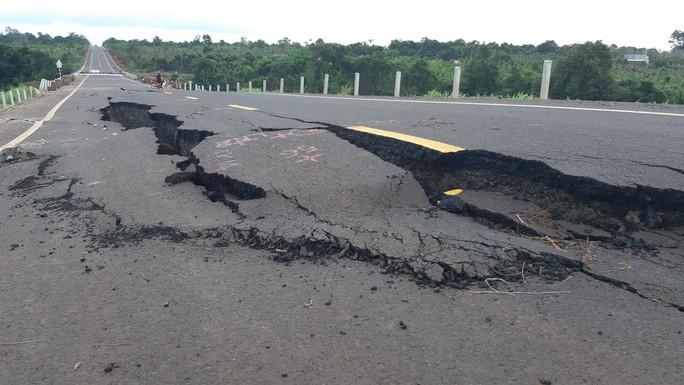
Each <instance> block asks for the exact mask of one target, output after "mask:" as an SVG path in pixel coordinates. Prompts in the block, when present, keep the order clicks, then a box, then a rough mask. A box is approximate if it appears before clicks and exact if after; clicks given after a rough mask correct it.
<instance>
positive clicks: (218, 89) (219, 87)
mask: <svg viewBox="0 0 684 385" xmlns="http://www.w3.org/2000/svg"><path fill="white" fill-rule="evenodd" d="M216 92H221V85H220V84H217V85H216Z"/></svg>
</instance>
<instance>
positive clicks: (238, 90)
mask: <svg viewBox="0 0 684 385" xmlns="http://www.w3.org/2000/svg"><path fill="white" fill-rule="evenodd" d="M235 89H236V91H235V92H240V82H237V86H236V87H235Z"/></svg>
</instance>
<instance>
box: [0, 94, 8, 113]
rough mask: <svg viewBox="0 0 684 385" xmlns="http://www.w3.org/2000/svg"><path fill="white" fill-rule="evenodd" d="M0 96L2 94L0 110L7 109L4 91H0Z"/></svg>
mask: <svg viewBox="0 0 684 385" xmlns="http://www.w3.org/2000/svg"><path fill="white" fill-rule="evenodd" d="M0 94H2V110H3V111H4V110H6V109H7V100H5V91H0Z"/></svg>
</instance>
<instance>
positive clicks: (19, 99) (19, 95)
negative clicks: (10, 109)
mask: <svg viewBox="0 0 684 385" xmlns="http://www.w3.org/2000/svg"><path fill="white" fill-rule="evenodd" d="M16 91H17V104H21V94H20V93H19V89H18V88H17V89H16Z"/></svg>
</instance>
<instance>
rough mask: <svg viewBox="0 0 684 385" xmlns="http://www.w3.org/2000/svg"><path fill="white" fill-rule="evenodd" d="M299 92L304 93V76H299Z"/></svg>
mask: <svg viewBox="0 0 684 385" xmlns="http://www.w3.org/2000/svg"><path fill="white" fill-rule="evenodd" d="M299 93H300V94H303V93H304V76H300V77H299Z"/></svg>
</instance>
